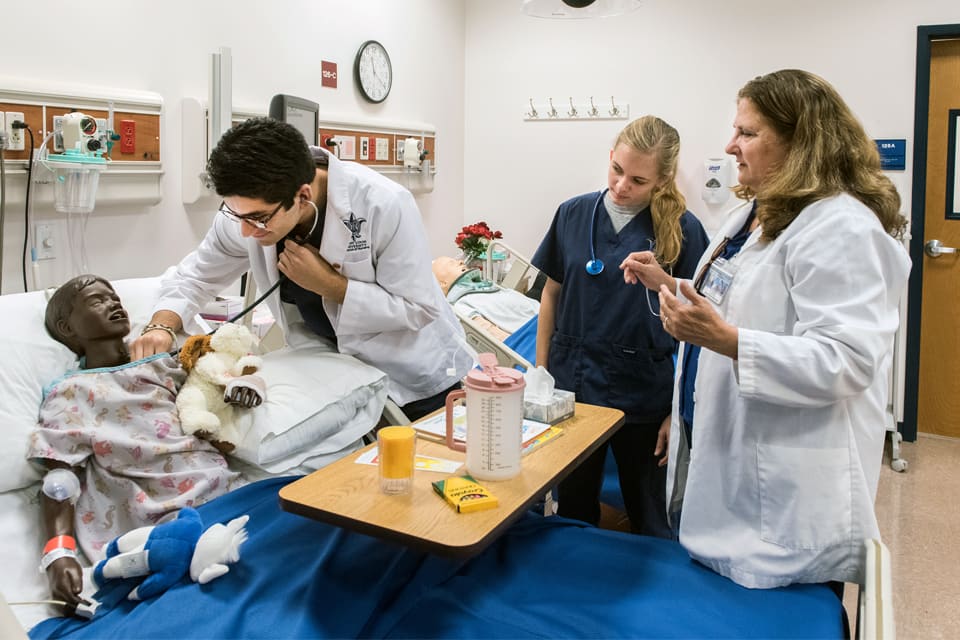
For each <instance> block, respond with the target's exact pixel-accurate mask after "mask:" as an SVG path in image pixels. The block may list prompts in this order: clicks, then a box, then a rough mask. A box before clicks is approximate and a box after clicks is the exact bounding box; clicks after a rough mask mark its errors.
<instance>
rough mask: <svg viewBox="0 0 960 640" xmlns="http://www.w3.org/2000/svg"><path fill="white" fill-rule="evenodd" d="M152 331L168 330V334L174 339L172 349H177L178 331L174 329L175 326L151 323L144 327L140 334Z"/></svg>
mask: <svg viewBox="0 0 960 640" xmlns="http://www.w3.org/2000/svg"><path fill="white" fill-rule="evenodd" d="M151 331H166V332H167V335H169V336H170V340H171V341H172V342H171V344H170V348H171V349H176V347H177V332H176V331H174V330H173V327H168V326H167V325H165V324H158V323H151V324H148V325H147V326H145V327H144V328H143V331H141V332H140V335H144V334H146V333H150V332H151Z"/></svg>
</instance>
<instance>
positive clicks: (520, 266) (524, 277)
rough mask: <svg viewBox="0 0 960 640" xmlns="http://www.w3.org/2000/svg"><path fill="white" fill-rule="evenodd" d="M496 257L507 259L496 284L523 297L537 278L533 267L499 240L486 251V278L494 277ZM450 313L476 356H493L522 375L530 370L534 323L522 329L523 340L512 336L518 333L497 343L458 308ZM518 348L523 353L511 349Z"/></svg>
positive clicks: (534, 330)
mask: <svg viewBox="0 0 960 640" xmlns="http://www.w3.org/2000/svg"><path fill="white" fill-rule="evenodd" d="M495 253H503V254H506V256H507V259H506V260H507V266H506V267H505V268H504V269H503V270H502V273H503V277H502V279H501V280H500V281H499V282H498V284H499V286H500V287H501V288H504V289H512V290H514V291H519V292H520V293H524V294H525V293H527V291H528V290H529V289H530V287H531V286H532V285H533V283H534V281H535V280H536V277H537V274H538V273H539V272H538V270H537V269H536V267H534V266H533V265H532V264H530V261H529V260H528V259H527V258H525V257H524V256H523V255H522V254H520V253H519V252H518V251H516V250H515V249H513V248H511V247H510V246H509V245H507V244H506V243H504V242H502V241H500V240H494V241H493V242H491V243H490V246H489V247H487V262H486V269H485V272H486V273H487V274H492V273H494V268H493V255H494V254H495ZM469 295H471V296H472V295H488V294H469ZM453 311H454V313H455V314H456V315H457V318H458V319H459V320H460V324H461V325H462V326H463V330H464V334H465V335H466V339H467V343H468V344H469V345H470V346H471V347H473V348H474V349H476V350H477V352H479V353H482V352H490V353H493V354H494V355H496V357H497V362H498V363H499V364H500V365H501V366H505V367H517V368H519V369H522V370H524V371H525V370H527V369H529V368H530V367H531V366H533V363H534V361H535V360H536V344H535V337H536V323H535V321H534V322H533V323H531V324H530V325H529V326H526V325H525V326H524V327H523V328H522V330H523V331H525V332H527V333H525V334H523V336H515V335H514V334H516V333H517V332H514V333H512V334H511V335H510V337H508V338H507V340H500V339H499V338H497V337H496V336H494V335H493V334H491V333H490V332H489V331H487V330H486V329H485V328H484V327H483V326H482V325H481V324H480V323H478V322H476V320H474V319H473V317H471V314H470V313H469V312H467V311H465V310H464V309H463V308H462V307H460V306H459V305H456V304H454V305H453ZM532 319H533V316H531V320H532ZM488 320H490V321H491V322H493V323H494V324H497V322H496V318H488ZM531 330H532V333H533V338H534V339H533V340H531V339H530V336H529V332H530V331H531ZM522 338H523V339H522ZM517 345H523V349H522V351H521V350H517V349H514V347H515V346H517Z"/></svg>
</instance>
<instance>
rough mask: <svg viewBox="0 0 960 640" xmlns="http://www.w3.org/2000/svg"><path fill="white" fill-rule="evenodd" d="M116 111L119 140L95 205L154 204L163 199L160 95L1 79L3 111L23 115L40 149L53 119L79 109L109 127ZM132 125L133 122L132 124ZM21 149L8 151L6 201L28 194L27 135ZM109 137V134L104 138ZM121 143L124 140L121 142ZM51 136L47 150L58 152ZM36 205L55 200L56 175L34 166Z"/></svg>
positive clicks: (11, 202)
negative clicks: (54, 176)
mask: <svg viewBox="0 0 960 640" xmlns="http://www.w3.org/2000/svg"><path fill="white" fill-rule="evenodd" d="M111 108H112V110H113V129H114V132H115V133H116V136H115V137H116V139H109V143H110V144H109V145H105V148H106V146H109V147H110V148H109V152H108V153H105V154H104V155H105V157H107V158H108V159H109V161H110V162H109V163H108V165H107V168H106V170H104V171H103V173H102V174H101V176H100V180H99V186H98V188H97V195H96V203H97V206H101V205H107V204H110V203H122V204H156V203H157V202H159V201H160V197H161V190H160V177H161V176H162V174H163V168H162V164H161V153H160V129H161V123H162V120H163V99H162V98H161V97H160V96H159V95H158V94H153V93H147V92H132V91H126V90H120V89H100V88H94V87H76V86H71V87H67V86H62V87H61V86H45V85H43V84H42V83H38V82H34V81H29V80H26V79H21V80H10V79H4V80H0V111H2V112H4V113H8V112H19V113H23V116H24V120H25V121H26V123H27V124H28V125H29V126H30V130H31V131H32V132H33V139H34V145H35V147H36V149H37V150H39V149H40V145H41V144H42V142H43V140H44V138H45V137H46V135H47V133H49V132H52V131H54V128H55V127H54V122H55V119H60V118H62V117H63V116H64V115H65V114H67V113H70V112H74V111H78V112H81V113H83V114H85V115H89V116H91V117H93V118H94V119H96V120H97V124H98V130H100V131H106V130H107V129H108V127H107V126H106V124H107V118H108V115H109V113H110V111H111ZM123 123H127V124H126V129H125V131H126V133H127V134H128V136H127V137H126V138H125V139H123V140H121V135H120V134H121V131H120V127H121V125H122V124H123ZM131 123H132V125H131ZM24 136H25V137H26V144H25V145H24V149H23V150H22V151H19V150H11V149H7V150H6V151H4V160H5V161H6V163H7V166H6V168H7V172H8V175H7V180H8V195H7V204H8V205H14V206H15V205H16V204H17V203H18V202H21V203H22V202H23V201H24V199H25V196H26V188H25V187H26V180H25V176H26V172H27V161H28V160H29V153H30V140H29V134H28V133H27V132H26V131H24ZM103 139H104V140H105V141H107V137H106V136H104V138H103ZM121 142H122V143H123V144H121ZM61 150H62V145H61V148H55V147H54V139H53V136H51V139H50V140H49V142H48V144H47V152H48V153H50V154H54V153H58V152H60V151H61ZM33 179H34V183H35V188H34V192H33V197H34V198H36V199H35V200H34V202H35V206H36V207H38V208H40V209H42V208H46V207H47V206H48V205H52V203H53V188H52V174H51V173H50V172H49V171H46V170H45V169H44V168H43V167H39V166H37V165H35V166H34V171H33Z"/></svg>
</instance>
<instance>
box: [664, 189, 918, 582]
mask: <svg viewBox="0 0 960 640" xmlns="http://www.w3.org/2000/svg"><path fill="white" fill-rule="evenodd" d="M750 206H751V204H750V203H747V204H745V205H743V206H742V207H740V208H738V209H736V210H734V211H733V212H732V213H731V215H730V217H729V219H728V220H727V222H726V224H725V225H724V228H723V229H722V230H721V232H720V233H719V234H717V236H716V237H715V238H714V240H713V242H712V243H711V246H710V247H709V248H708V249H707V250H706V252H705V253H704V256H703V258H701V261H700V263H701V264H700V266H699V267H698V273H699V269H700V268H702V266H703V264H705V263H706V262H707V261H708V259H709V257H710V256H711V255H712V254H713V250H714V248H715V247H716V246H717V245H718V244H719V242H720V241H721V240H722V238H723V237H724V236H729V235H734V234H735V233H736V232H737V230H738V229H740V228H741V227H742V225H743V224H744V222H745V220H746V217H747V215H748V213H749V210H750ZM732 263H733V264H734V265H737V266H738V270H737V271H736V275H735V276H734V278H733V282H732V284H731V285H730V287H729V289H728V291H727V293H726V296H725V298H724V299H723V302H722V304H720V305H719V307H717V308H718V311H719V313H720V314H721V315H722V316H723V318H724V319H725V320H726V321H727V322H729V323H731V324H733V325H734V326H736V327H739V359H738V360H737V361H734V360H731V359H730V358H728V357H726V356H722V355H719V354H717V353H714V352H712V351H709V350H707V349H703V350H702V351H701V354H700V361H699V369H698V373H697V378H696V386H695V392H694V398H695V402H696V405H695V411H694V417H693V421H694V424H693V429H692V434H693V448H692V450H690V451H689V461H687V460H686V459H685V458H686V454H687V451H686V447H687V443H686V438H685V435H684V434H683V429H682V428H681V426H680V418H679V416H678V403H679V396H680V389H679V375H678V376H677V384H675V386H674V403H673V420H672V424H671V428H670V456H669V467H668V475H667V498H668V504H669V505H670V507H671V510H673V511H675V510H676V509H677V508H678V507H679V506H680V502H681V500H682V507H683V509H682V517H681V521H680V542H681V544H682V545H683V546H684V547H685V548H686V549H687V551H688V552H689V553H690V555H691V557H693V558H695V559H696V560H698V561H700V562H702V563H703V564H705V565H707V566H708V567H711V568H712V569H713V570H715V571H717V572H718V573H721V574H723V575H725V576H727V577H729V578H731V579H732V580H733V581H735V582H737V583H739V584H741V585H744V586H746V587H752V588H772V587H777V586H781V585H785V584H790V583H793V582H827V581H830V580H839V581H845V582H861V581H862V579H863V551H862V540H863V539H864V538H869V537H875V538H879V536H880V534H879V530H878V528H877V521H876V517H875V515H874V510H873V503H874V499H875V497H876V491H877V482H878V479H879V473H880V464H881V459H882V455H883V443H884V436H885V432H886V426H887V425H888V424H889V423H890V420H891V418H890V417H889V415H888V413H887V412H888V409H887V407H888V395H889V374H890V366H891V359H892V346H893V336H894V333H895V331H896V329H897V326H898V323H899V312H898V303H899V300H900V296H901V293H902V292H903V290H904V286H905V284H906V279H907V275H908V273H909V270H910V260H909V258H908V256H907V254H906V251H905V250H904V248H903V247H902V245H900V244H899V243H898V242H897V241H896V240H894V239H893V238H891V237H890V236H889V235H888V234H886V233H885V232H884V230H883V228H882V227H881V226H880V224H879V221H878V220H877V218H876V216H875V215H874V214H873V213H872V212H871V211H870V210H869V209H867V208H866V207H865V206H864V205H863V204H861V203H860V202H859V201H857V200H856V199H854V198H853V197H851V196H849V195H846V194H842V195H839V196H836V197H831V198H827V199H825V200H822V201H820V202H816V203H814V204H812V205H810V206H808V207H806V208H805V209H804V210H803V211H802V212H801V213H800V215H799V216H798V217H797V218H796V219H795V220H794V221H793V223H792V224H791V225H790V226H789V227H787V229H786V230H785V231H784V232H783V233H782V234H781V235H780V237H778V238H777V239H776V240H774V241H773V242H761V241H760V231H759V230H757V231H755V232H754V233H753V234H752V235H751V236H750V238H749V239H748V240H747V242H746V243H745V244H744V246H743V248H742V250H741V251H740V252H739V253H738V254H737V255H736V256H735V257H734V258H733V259H732ZM685 346H686V345H683V347H685ZM682 358H683V352H682V351H681V353H680V354H679V357H678V362H683V360H682ZM687 464H689V466H687ZM684 482H685V484H686V487H685V490H684Z"/></svg>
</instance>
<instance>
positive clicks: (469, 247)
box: [455, 221, 503, 263]
mask: <svg viewBox="0 0 960 640" xmlns="http://www.w3.org/2000/svg"><path fill="white" fill-rule="evenodd" d="M502 237H503V234H502V233H501V232H499V231H493V230H492V229H490V227H489V226H487V223H486V222H482V221H481V222H477V223H475V224H468V225H467V226H465V227H464V228H463V229H461V230H460V233H458V234H457V237H456V238H455V242H456V243H457V246H458V247H459V248H460V251H462V252H463V261H464V262H466V263H469V262H470V261H471V260H476V259H478V258H479V257H480V254H482V253H484V252H486V250H487V245H489V244H490V241H491V240H496V239H498V238H502Z"/></svg>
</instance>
